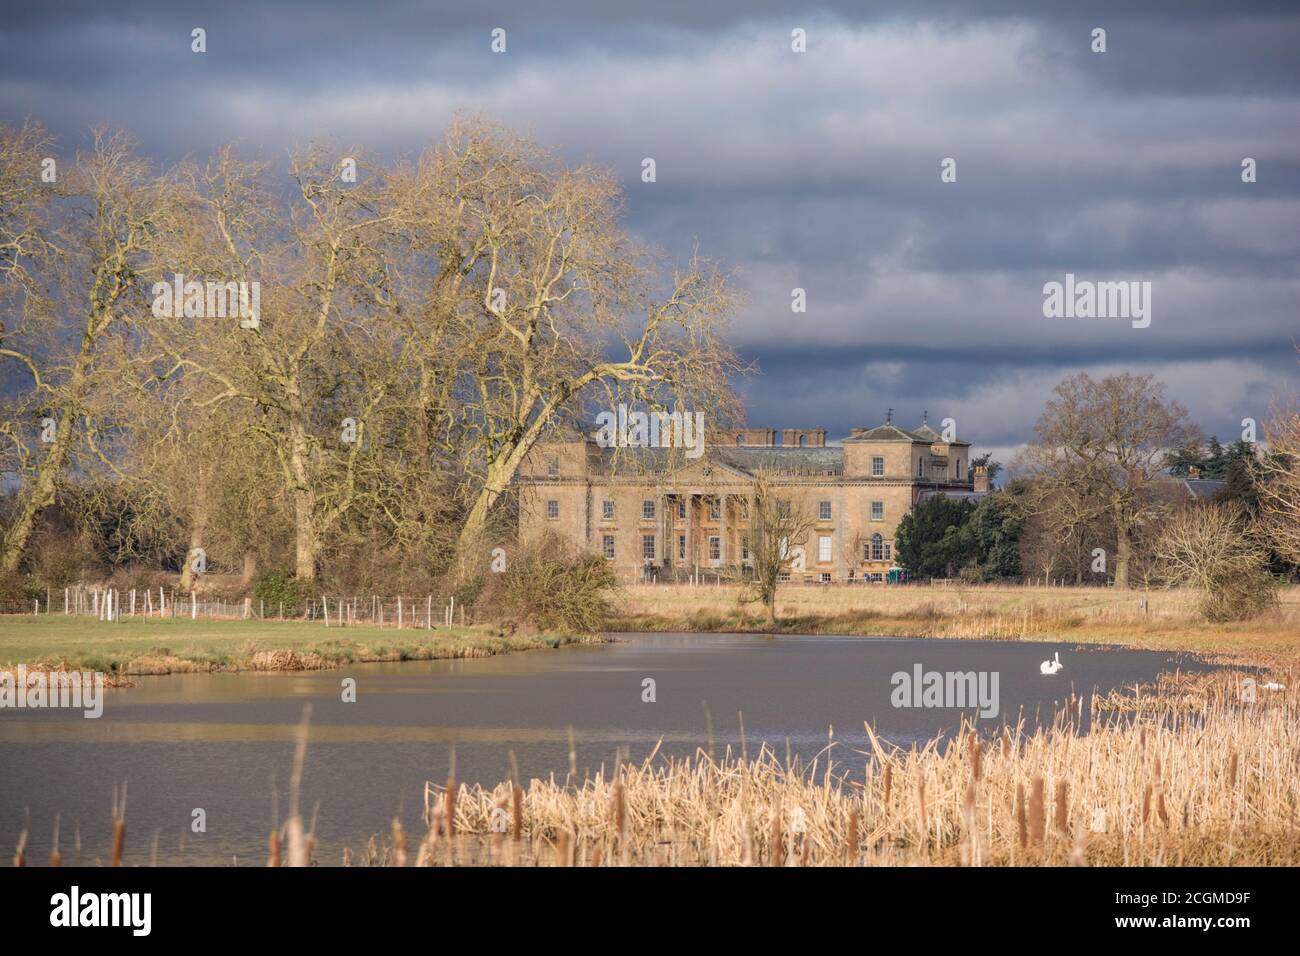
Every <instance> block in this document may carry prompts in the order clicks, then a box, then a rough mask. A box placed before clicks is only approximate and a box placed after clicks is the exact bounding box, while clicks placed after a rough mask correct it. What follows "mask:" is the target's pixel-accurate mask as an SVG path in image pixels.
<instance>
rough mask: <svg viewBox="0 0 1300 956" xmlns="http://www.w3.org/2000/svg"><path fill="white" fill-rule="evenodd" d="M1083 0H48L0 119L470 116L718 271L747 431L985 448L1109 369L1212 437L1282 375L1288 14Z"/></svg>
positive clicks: (158, 138) (367, 128)
mask: <svg viewBox="0 0 1300 956" xmlns="http://www.w3.org/2000/svg"><path fill="white" fill-rule="evenodd" d="M1080 6H1081V5H1079V4H1075V3H1064V2H1062V3H1044V2H1041V0H1039V2H1035V0H1022V2H1011V0H1005V2H996V3H986V4H980V5H975V4H971V3H968V2H957V0H953V2H947V3H927V4H919V3H914V2H910V0H894V2H885V3H872V4H863V3H860V2H847V0H846V2H839V3H834V2H833V3H823V4H819V5H817V6H813V7H809V6H803V5H798V4H780V3H775V2H766V0H734V2H732V0H728V2H710V3H700V2H668V3H655V4H632V3H624V2H612V0H604V2H598V0H568V2H563V0H562V2H551V3H508V4H506V3H485V4H460V3H457V4H452V3H437V4H429V3H414V2H411V3H394V4H359V3H341V2H334V3H314V2H313V3H306V2H280V3H261V4H251V3H243V2H232V3H224V4H221V5H219V6H215V7H213V6H212V5H210V4H206V3H204V4H198V3H194V4H191V3H184V2H181V3H162V2H157V3H146V2H140V0H127V2H118V3H113V4H102V3H99V4H70V3H59V2H47V3H42V4H28V5H24V6H21V7H18V8H15V9H12V10H7V11H6V12H5V15H4V21H3V27H2V28H0V64H3V65H2V66H0V119H3V120H4V121H6V122H14V121H19V120H21V119H22V118H23V117H25V116H28V115H32V116H35V117H38V118H40V119H42V120H43V121H44V122H46V123H47V125H49V126H50V127H51V128H52V129H53V130H54V131H55V132H56V134H58V135H59V137H60V140H61V142H62V143H63V144H64V147H65V148H68V149H71V148H73V147H75V146H76V145H77V144H79V143H81V142H84V138H85V134H86V132H87V130H88V129H89V128H90V127H91V126H93V125H96V124H99V123H107V124H109V125H113V126H120V127H124V128H127V129H129V130H131V131H132V132H134V133H135V134H136V135H137V136H138V137H139V138H140V139H141V141H142V145H143V148H144V150H145V151H146V152H147V153H148V154H149V155H152V156H155V157H157V158H159V159H160V160H163V161H174V160H176V159H178V158H180V157H181V156H184V155H190V154H193V155H200V156H201V155H204V154H205V153H207V152H208V151H209V150H211V149H212V148H213V147H214V146H216V145H218V144H219V143H222V142H225V141H228V140H235V141H238V142H239V143H240V144H241V146H242V147H243V148H245V149H247V150H249V151H257V152H261V153H263V154H265V155H267V156H270V157H276V156H283V150H284V149H285V147H287V146H289V145H292V144H294V143H301V142H303V141H306V140H310V139H320V140H326V141H330V142H334V143H338V144H342V145H351V144H353V143H355V144H358V145H361V146H364V147H366V148H368V149H370V150H374V151H378V152H380V153H389V154H391V153H394V152H398V151H402V152H409V151H413V150H416V149H418V148H420V147H421V146H422V145H423V144H425V143H426V142H428V141H429V140H430V139H431V138H433V137H434V136H436V135H437V133H438V132H439V131H440V130H441V128H442V127H443V126H444V125H445V123H446V122H447V120H448V119H449V118H450V117H451V116H452V115H453V114H454V113H455V112H456V111H458V110H461V111H482V112H484V113H486V114H488V115H490V116H492V117H495V118H497V119H500V120H502V121H504V122H508V123H510V124H512V125H516V126H520V127H524V128H530V129H533V130H535V132H536V134H537V136H538V138H539V139H541V140H542V141H544V142H547V143H553V144H556V145H557V146H558V147H559V148H560V149H561V151H562V153H563V154H564V155H565V156H566V157H568V158H570V159H573V160H581V161H586V160H590V161H593V162H596V163H599V164H601V165H604V166H608V167H610V168H612V169H614V170H615V171H616V173H617V174H618V175H619V176H620V178H621V179H622V181H623V183H624V186H625V188H626V190H627V207H626V208H627V223H628V227H629V228H630V229H631V230H632V231H633V232H635V233H636V234H638V235H639V236H641V237H643V238H645V239H647V240H649V241H651V242H653V243H655V244H657V245H659V246H661V247H663V248H664V249H665V250H666V252H667V255H668V257H669V258H670V259H672V258H674V257H683V256H685V255H688V254H689V252H690V250H691V248H692V247H693V245H694V243H695V242H697V241H698V243H699V245H700V247H701V249H702V250H703V251H704V252H705V253H706V254H707V255H709V256H711V257H713V258H716V259H718V260H720V261H721V262H722V263H723V264H725V265H726V266H728V267H729V268H731V269H733V270H734V272H735V275H736V279H737V281H738V283H739V284H740V285H741V286H742V287H743V288H744V290H745V291H746V293H747V295H748V305H747V307H746V308H745V310H744V311H743V312H742V313H741V314H740V315H738V316H737V318H736V321H735V324H734V327H733V330H732V337H733V339H734V341H735V342H736V344H737V345H738V347H739V348H740V349H741V350H742V351H743V353H744V354H745V355H746V356H747V357H749V358H752V359H755V360H756V361H757V362H758V363H759V365H760V367H761V369H762V374H761V376H760V377H758V378H756V379H753V380H751V381H750V382H749V383H748V384H747V385H746V386H745V388H746V391H747V393H748V396H749V408H750V415H751V419H752V420H753V421H754V422H755V424H766V425H776V426H779V425H783V424H800V425H810V424H819V423H820V424H824V425H826V426H827V427H828V428H829V429H830V431H831V434H832V436H835V437H838V436H842V435H843V434H845V433H847V431H848V429H849V428H850V427H852V426H854V425H861V424H874V423H876V422H878V421H880V420H881V419H882V417H883V415H884V413H885V409H886V408H888V407H891V406H892V407H894V408H896V409H898V415H897V420H898V421H901V422H903V423H904V424H915V422H916V421H919V416H920V414H921V412H922V411H923V410H928V411H929V412H930V415H931V419H932V420H939V419H941V418H943V417H949V416H951V417H955V418H957V419H958V421H959V424H960V429H961V431H962V434H963V436H964V437H967V438H969V439H971V440H975V441H979V442H985V443H987V444H988V445H990V446H992V447H995V448H998V449H1003V450H1009V449H1011V448H1012V447H1013V446H1015V445H1017V444H1019V443H1020V442H1023V441H1024V440H1025V439H1026V438H1028V437H1029V436H1030V433H1031V431H1032V425H1033V421H1034V419H1035V418H1036V417H1037V414H1038V412H1039V410H1040V409H1041V407H1042V403H1043V401H1044V399H1045V398H1046V396H1047V394H1048V393H1049V392H1050V390H1051V387H1052V386H1053V385H1054V384H1055V383H1056V382H1057V381H1059V380H1060V378H1062V377H1063V376H1064V375H1066V374H1069V373H1070V372H1072V371H1076V370H1078V369H1087V370H1089V371H1091V372H1094V373H1099V374H1101V373H1106V372H1110V371H1118V370H1122V369H1133V370H1136V371H1150V372H1153V373H1155V374H1157V375H1159V376H1160V377H1161V378H1162V379H1163V380H1164V381H1166V382H1168V384H1169V387H1170V391H1171V393H1172V394H1173V395H1174V396H1175V397H1177V398H1179V399H1180V400H1181V401H1183V402H1184V403H1185V404H1187V405H1188V406H1189V407H1190V408H1191V410H1192V412H1193V414H1194V416H1195V417H1196V418H1197V419H1198V420H1199V421H1200V422H1201V423H1202V424H1203V425H1204V427H1205V428H1206V429H1207V430H1209V431H1215V432H1217V433H1218V434H1220V435H1221V436H1223V437H1228V438H1230V437H1232V436H1233V434H1234V433H1235V432H1234V429H1236V428H1237V427H1238V425H1237V423H1238V422H1239V421H1240V419H1241V418H1242V417H1243V416H1246V415H1250V416H1252V417H1256V418H1262V417H1264V415H1265V414H1266V412H1267V403H1268V400H1269V398H1270V396H1271V394H1272V393H1273V392H1274V391H1275V390H1276V389H1278V388H1279V387H1285V386H1286V385H1293V384H1294V383H1295V381H1296V377H1295V371H1296V365H1295V359H1294V351H1293V341H1294V338H1295V337H1296V336H1297V328H1298V327H1300V323H1297V321H1296V315H1297V305H1300V277H1298V276H1297V263H1298V262H1300V229H1297V228H1296V227H1297V221H1298V219H1300V216H1298V215H1297V213H1300V136H1298V135H1297V130H1300V68H1298V67H1297V63H1296V56H1295V50H1297V49H1300V11H1298V10H1297V8H1296V6H1295V4H1294V3H1253V4H1240V3H1237V4H1229V3H1221V2H1208V0H1206V2H1183V3H1178V4H1169V3H1140V2H1131V0H1116V2H1102V3H1091V4H1088V5H1087V7H1086V12H1080ZM864 8H866V9H864ZM196 26H201V27H203V28H205V29H206V30H207V35H208V51H209V52H208V53H206V54H205V55H203V56H196V55H194V54H192V53H191V52H190V49H189V44H190V40H189V34H190V30H191V29H192V28H193V27H196ZM497 26H501V27H504V28H505V29H506V30H507V32H508V44H509V47H508V53H507V54H506V55H504V56H502V55H494V54H492V53H491V52H490V50H489V48H488V41H489V31H490V30H491V29H492V28H493V27H497ZM796 26H797V27H803V28H805V29H807V30H808V36H809V39H808V52H807V53H806V54H803V55H801V56H795V55H794V54H792V53H791V52H790V50H789V34H790V29H791V28H792V27H796ZM1096 26H1100V27H1104V28H1105V29H1106V30H1107V47H1108V49H1107V52H1106V53H1105V54H1102V55H1098V54H1094V53H1091V52H1090V51H1089V48H1088V45H1089V34H1090V31H1091V29H1092V28H1093V27H1096ZM646 156H653V157H654V158H655V160H656V162H657V165H658V177H659V178H658V182H656V183H654V184H644V183H642V182H641V181H640V179H639V173H640V162H641V159H642V158H643V157H646ZM946 156H952V157H955V158H956V159H957V161H958V182H957V183H955V184H941V183H940V182H939V179H938V164H939V160H940V159H941V158H943V157H946ZM1246 156H1250V157H1253V158H1255V159H1256V160H1258V163H1259V175H1260V179H1259V182H1258V183H1256V184H1253V185H1249V186H1247V185H1244V184H1243V183H1242V182H1241V179H1240V162H1241V160H1242V158H1243V157H1246ZM1066 272H1074V273H1076V274H1077V275H1079V276H1080V277H1081V278H1084V277H1086V278H1092V279H1096V280H1116V279H1125V280H1127V279H1132V280H1145V281H1150V282H1151V283H1152V285H1153V321H1152V324H1151V327H1150V328H1148V329H1141V330H1138V329H1133V328H1130V327H1129V325H1128V323H1126V322H1114V321H1103V320H1093V321H1085V320H1075V321H1067V320H1048V319H1044V318H1043V315H1042V310H1041V308H1042V287H1043V284H1044V283H1045V282H1048V281H1053V280H1058V281H1059V280H1060V279H1061V278H1062V277H1063V275H1064V273H1066ZM795 287H800V288H803V289H805V290H806V291H807V296H808V303H809V305H808V312H807V313H806V314H803V315H795V314H792V313H791V311H790V294H791V289H793V288H795Z"/></svg>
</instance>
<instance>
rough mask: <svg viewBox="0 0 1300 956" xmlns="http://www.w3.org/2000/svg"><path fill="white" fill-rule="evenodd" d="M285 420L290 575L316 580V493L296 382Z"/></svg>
mask: <svg viewBox="0 0 1300 956" xmlns="http://www.w3.org/2000/svg"><path fill="white" fill-rule="evenodd" d="M291 393H292V394H293V395H294V399H293V400H292V405H291V410H290V415H291V420H290V423H289V469H290V472H291V477H292V479H293V519H294V574H295V575H296V576H297V578H298V580H299V581H315V580H316V554H317V549H318V548H319V546H320V539H319V536H318V535H317V533H316V493H315V492H314V491H313V490H312V487H311V476H310V475H309V474H308V458H309V457H310V456H311V448H310V446H309V444H308V442H307V430H306V428H305V427H304V426H303V424H302V422H303V420H304V419H303V413H302V408H301V406H300V404H299V402H298V401H297V398H296V395H297V387H296V385H295V386H294V387H293V388H292V389H291Z"/></svg>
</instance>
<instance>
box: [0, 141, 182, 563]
mask: <svg viewBox="0 0 1300 956" xmlns="http://www.w3.org/2000/svg"><path fill="white" fill-rule="evenodd" d="M4 142H5V145H4V146H3V147H0V149H3V150H4V151H5V152H9V151H11V150H16V151H18V152H19V153H20V154H21V153H24V151H25V153H26V158H25V159H23V158H22V157H20V158H19V159H18V160H17V162H18V163H19V165H20V166H21V165H22V163H24V162H26V163H31V162H32V149H33V147H34V146H36V148H37V149H39V145H44V144H39V145H38V144H36V143H34V142H33V140H32V139H31V137H30V136H29V137H28V138H26V139H24V137H23V136H22V135H21V134H20V135H19V136H18V137H17V141H16V143H15V141H14V140H13V139H11V138H10V137H9V136H8V135H6V137H5V140H4ZM6 166H7V161H6ZM39 169H40V167H39V165H38V164H32V165H31V169H30V176H31V179H32V181H33V182H38V177H39ZM32 188H36V187H32ZM64 189H65V195H64V197H63V198H62V200H61V202H60V203H59V204H58V207H57V208H58V214H57V218H55V219H54V220H53V221H52V222H50V223H48V224H47V225H46V226H45V227H43V228H44V233H43V237H42V238H41V239H40V240H39V242H40V243H44V244H46V245H48V246H49V247H51V248H52V249H53V250H54V253H55V254H51V255H47V256H44V257H43V258H42V259H41V260H39V262H37V261H35V259H34V258H33V259H29V260H28V261H27V262H26V263H24V261H23V255H24V254H23V253H19V255H18V259H17V263H18V265H17V268H16V269H15V268H14V267H13V260H10V262H9V263H8V264H7V266H6V270H7V272H8V277H9V278H10V279H13V278H14V277H15V276H16V274H17V273H19V272H21V273H22V274H23V275H24V277H25V280H32V281H35V282H39V283H40V285H41V286H42V287H43V288H44V289H46V290H48V294H47V295H46V296H43V297H38V296H36V295H35V294H34V293H29V294H24V295H23V297H22V300H21V310H20V311H18V313H17V315H18V324H17V326H16V327H11V326H10V325H9V324H8V323H6V325H5V331H4V333H3V334H4V336H5V338H4V349H3V352H0V358H3V359H5V360H8V361H10V362H12V363H14V364H15V365H16V366H17V368H18V369H19V374H20V375H24V374H25V376H26V381H25V383H24V384H25V386H26V395H27V396H28V402H27V403H26V407H25V409H24V412H25V414H29V415H31V417H32V418H38V420H40V419H43V420H44V424H43V426H42V434H41V436H40V441H39V442H32V443H30V444H29V443H28V442H26V441H24V440H22V439H21V438H20V437H19V436H20V434H21V433H22V432H23V431H24V429H25V427H27V426H26V422H23V421H21V420H20V421H18V422H13V421H12V420H11V422H10V424H9V425H7V426H6V437H7V438H8V439H9V440H10V443H11V444H10V446H9V447H10V451H11V452H13V453H14V454H13V457H14V459H15V460H16V464H15V465H14V466H13V467H12V470H13V471H14V472H16V474H17V475H18V478H19V482H20V487H19V492H18V502H17V506H16V508H15V510H14V514H13V516H12V519H11V520H10V522H9V526H8V528H7V529H6V531H5V535H4V543H3V549H2V553H0V570H3V571H12V570H14V569H15V568H16V567H17V566H18V563H19V560H20V559H21V556H22V552H23V549H24V547H25V546H26V544H27V540H28V538H29V537H30V535H31V534H32V531H33V529H34V527H35V525H36V522H37V520H38V518H39V517H40V515H41V513H42V512H43V511H44V510H45V509H46V508H48V507H49V506H50V505H51V504H53V503H54V501H55V498H56V495H57V491H58V487H59V482H60V481H61V480H62V478H63V476H64V474H65V472H66V471H67V470H68V468H69V467H70V465H71V463H72V461H73V459H74V457H76V456H78V455H81V454H84V455H90V456H97V455H98V453H99V452H98V447H97V438H98V437H99V434H98V427H97V421H98V416H97V415H96V414H95V409H94V408H93V402H92V401H91V396H92V391H93V386H94V379H95V376H96V373H97V363H98V360H99V358H100V357H101V354H102V352H103V350H104V349H105V348H106V346H107V345H108V343H110V342H111V341H112V339H113V338H114V337H115V336H119V335H130V334H133V333H134V331H135V330H136V329H137V328H138V323H139V317H140V316H141V315H143V314H145V312H146V305H145V302H144V296H143V293H142V285H143V284H144V283H145V282H147V281H148V277H149V276H151V275H154V274H156V260H155V258H154V255H153V253H154V251H155V249H156V246H157V245H158V242H159V237H160V236H162V235H165V234H167V233H168V232H170V231H173V230H174V229H175V228H176V227H177V223H178V221H179V220H180V219H181V218H182V217H183V209H184V207H183V203H182V202H181V196H180V193H179V191H178V189H177V185H176V182H175V180H174V179H173V178H172V177H169V176H160V175H157V174H155V173H154V172H153V170H152V169H151V168H150V166H149V164H148V163H147V162H145V161H144V160H143V159H140V158H139V157H138V156H136V155H135V152H134V145H133V144H132V142H131V141H130V140H129V139H128V138H127V137H125V136H123V135H121V134H115V135H110V134H108V133H105V132H102V131H101V132H97V133H96V135H95V139H94V144H93V146H92V147H91V148H90V150H89V151H87V152H85V153H79V154H78V155H77V158H76V161H75V163H73V164H72V168H71V169H70V170H69V171H68V172H67V175H66V185H65V187H64ZM0 218H8V217H0ZM10 228H11V229H13V228H15V227H13V226H11V227H10ZM10 238H11V239H12V234H11V236H10ZM19 241H20V243H21V241H22V240H19ZM27 241H28V246H27V249H28V250H29V251H30V250H31V249H32V248H33V243H35V242H38V240H33V239H31V237H30V236H29V238H28V240H27ZM29 267H34V268H35V269H36V270H38V271H37V273H36V275H35V276H33V274H32V273H31V272H29V271H28V269H29ZM66 316H77V317H78V318H77V319H76V320H72V321H68V320H66V319H65V317H66Z"/></svg>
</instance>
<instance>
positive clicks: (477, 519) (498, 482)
mask: <svg viewBox="0 0 1300 956" xmlns="http://www.w3.org/2000/svg"><path fill="white" fill-rule="evenodd" d="M529 447H530V446H529V444H528V443H526V442H520V443H519V444H518V445H516V446H515V447H514V448H513V449H512V450H511V451H510V453H509V454H507V455H503V456H501V457H499V458H497V459H496V460H495V461H493V462H492V463H491V464H490V465H489V466H488V473H487V480H486V481H484V482H483V488H482V490H480V491H479V493H478V497H477V498H475V499H474V504H473V506H472V507H471V508H470V509H469V514H468V515H466V516H465V523H464V524H463V525H461V529H460V540H459V541H458V542H457V545H456V561H457V566H458V570H459V571H460V572H462V573H463V572H464V571H465V568H464V562H465V560H466V559H467V558H468V557H469V556H470V555H472V554H473V553H474V550H475V549H476V548H477V547H478V546H479V545H480V544H481V543H482V538H483V532H484V530H485V529H486V528H487V519H488V514H489V512H491V510H492V506H493V505H494V504H496V503H497V499H499V498H500V497H501V496H502V495H503V494H505V491H506V488H508V487H509V486H510V479H512V478H513V477H514V476H515V472H516V471H517V470H518V469H519V463H520V462H521V461H523V458H524V454H525V453H526V452H527V450H528V448H529Z"/></svg>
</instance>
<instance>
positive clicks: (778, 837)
mask: <svg viewBox="0 0 1300 956" xmlns="http://www.w3.org/2000/svg"><path fill="white" fill-rule="evenodd" d="M769 858H770V859H771V861H772V865H773V866H785V834H784V833H783V832H782V829H781V805H780V804H779V803H778V804H777V805H776V812H774V813H773V814H772V850H771V853H770V855H769Z"/></svg>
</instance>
